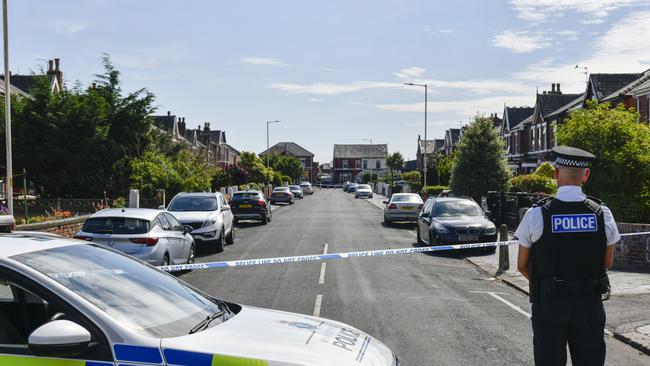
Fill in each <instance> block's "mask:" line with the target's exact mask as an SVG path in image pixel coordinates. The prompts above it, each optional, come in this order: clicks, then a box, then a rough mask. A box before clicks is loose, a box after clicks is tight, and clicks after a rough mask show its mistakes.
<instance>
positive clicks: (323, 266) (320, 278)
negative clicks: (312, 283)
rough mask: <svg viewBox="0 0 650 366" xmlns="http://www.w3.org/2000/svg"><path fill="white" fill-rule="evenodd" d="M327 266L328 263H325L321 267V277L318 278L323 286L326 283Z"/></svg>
mask: <svg viewBox="0 0 650 366" xmlns="http://www.w3.org/2000/svg"><path fill="white" fill-rule="evenodd" d="M326 266H327V263H325V262H323V263H322V264H321V265H320V276H319V277H318V284H319V285H322V284H324V283H325V267H326Z"/></svg>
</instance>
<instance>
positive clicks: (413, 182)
mask: <svg viewBox="0 0 650 366" xmlns="http://www.w3.org/2000/svg"><path fill="white" fill-rule="evenodd" d="M402 179H404V181H406V183H408V185H409V186H410V187H411V190H412V191H413V192H419V191H420V189H422V174H420V172H418V171H415V170H414V171H412V172H406V173H402Z"/></svg>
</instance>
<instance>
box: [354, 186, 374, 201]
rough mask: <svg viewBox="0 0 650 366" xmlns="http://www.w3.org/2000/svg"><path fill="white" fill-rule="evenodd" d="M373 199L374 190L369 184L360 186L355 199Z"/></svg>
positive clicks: (355, 193)
mask: <svg viewBox="0 0 650 366" xmlns="http://www.w3.org/2000/svg"><path fill="white" fill-rule="evenodd" d="M363 197H366V198H372V188H371V187H370V185H369V184H360V185H359V187H357V190H356V192H354V198H363Z"/></svg>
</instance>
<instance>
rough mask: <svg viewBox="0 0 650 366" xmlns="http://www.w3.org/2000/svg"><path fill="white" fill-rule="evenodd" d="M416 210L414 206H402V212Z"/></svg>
mask: <svg viewBox="0 0 650 366" xmlns="http://www.w3.org/2000/svg"><path fill="white" fill-rule="evenodd" d="M414 208H415V207H413V206H402V210H412V209H414Z"/></svg>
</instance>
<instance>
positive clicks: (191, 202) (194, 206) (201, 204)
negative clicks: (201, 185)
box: [168, 196, 219, 211]
mask: <svg viewBox="0 0 650 366" xmlns="http://www.w3.org/2000/svg"><path fill="white" fill-rule="evenodd" d="M218 209H219V203H218V202H217V197H215V196H183V197H176V198H174V199H173V200H172V202H171V203H170V204H169V208H168V210H169V211H215V210H218Z"/></svg>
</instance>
